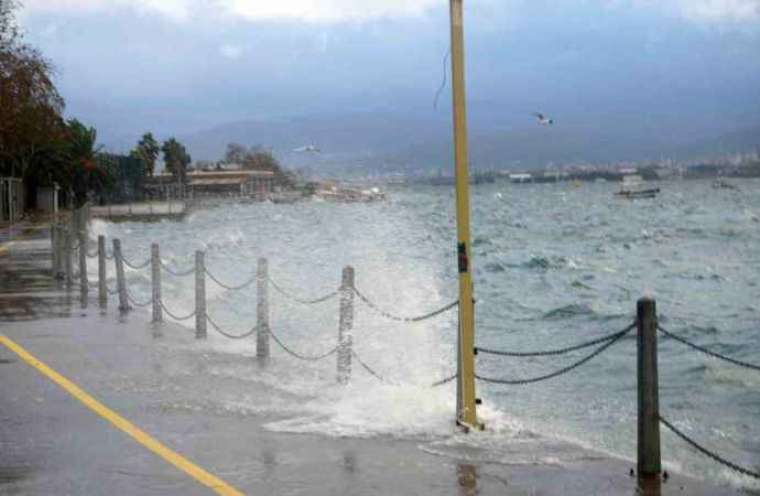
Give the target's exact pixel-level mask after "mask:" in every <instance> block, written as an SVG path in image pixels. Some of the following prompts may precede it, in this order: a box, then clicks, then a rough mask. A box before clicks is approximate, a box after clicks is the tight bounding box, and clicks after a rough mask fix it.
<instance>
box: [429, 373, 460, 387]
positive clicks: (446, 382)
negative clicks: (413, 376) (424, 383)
mask: <svg viewBox="0 0 760 496" xmlns="http://www.w3.org/2000/svg"><path fill="white" fill-rule="evenodd" d="M456 378H457V375H456V374H454V375H451V376H449V377H446V378H445V379H441V380H440V381H435V382H434V383H433V384H431V385H430V387H438V386H443V385H444V384H448V383H449V382H451V381H453V380H454V379H456Z"/></svg>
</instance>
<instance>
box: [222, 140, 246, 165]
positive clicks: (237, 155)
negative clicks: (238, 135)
mask: <svg viewBox="0 0 760 496" xmlns="http://www.w3.org/2000/svg"><path fill="white" fill-rule="evenodd" d="M247 154H248V148H246V147H245V146H243V145H241V144H240V143H229V144H228V145H227V151H225V152H224V161H225V162H226V163H228V164H242V163H243V161H244V160H245V156H246V155H247Z"/></svg>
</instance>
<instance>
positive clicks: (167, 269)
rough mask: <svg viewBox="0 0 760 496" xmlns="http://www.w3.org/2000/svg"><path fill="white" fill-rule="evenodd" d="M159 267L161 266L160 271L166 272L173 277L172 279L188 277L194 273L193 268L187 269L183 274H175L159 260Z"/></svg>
mask: <svg viewBox="0 0 760 496" xmlns="http://www.w3.org/2000/svg"><path fill="white" fill-rule="evenodd" d="M160 265H161V268H162V269H164V270H165V271H166V272H168V273H169V274H171V275H173V276H174V277H185V276H189V275H190V274H194V273H195V267H193V268H191V269H188V270H186V271H184V272H181V271H180V272H176V271H174V269H172V268H171V267H169V266H168V265H166V264H165V263H164V261H163V260H161V262H160Z"/></svg>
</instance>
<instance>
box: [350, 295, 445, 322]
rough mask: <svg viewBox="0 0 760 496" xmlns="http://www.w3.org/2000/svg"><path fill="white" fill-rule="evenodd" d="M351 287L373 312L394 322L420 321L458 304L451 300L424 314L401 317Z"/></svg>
mask: <svg viewBox="0 0 760 496" xmlns="http://www.w3.org/2000/svg"><path fill="white" fill-rule="evenodd" d="M352 289H353V291H354V293H355V294H356V296H358V297H359V299H360V300H361V301H363V302H364V304H365V305H367V306H368V307H369V308H371V309H372V310H374V311H375V312H377V313H379V314H380V315H382V316H383V317H385V318H386V319H389V320H394V321H396V322H421V321H423V320H428V319H431V318H433V317H435V316H437V315H440V314H442V313H444V312H447V311H449V310H451V309H452V308H454V307H457V306H459V301H458V300H457V301H453V302H451V303H449V304H448V305H446V306H444V307H441V308H439V309H438V310H433V311H432V312H430V313H426V314H424V315H419V316H417V317H403V316H399V315H394V314H392V313H390V312H386V311H385V310H383V309H382V308H380V307H378V306H377V305H375V304H374V303H373V302H372V301H371V300H370V299H369V298H367V297H366V296H364V294H362V293H361V292H360V291H359V290H358V289H356V288H355V287H354V288H352Z"/></svg>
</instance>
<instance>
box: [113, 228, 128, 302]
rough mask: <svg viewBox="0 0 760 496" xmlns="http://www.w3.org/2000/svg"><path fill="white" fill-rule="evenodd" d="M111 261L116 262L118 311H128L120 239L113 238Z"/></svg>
mask: <svg viewBox="0 0 760 496" xmlns="http://www.w3.org/2000/svg"><path fill="white" fill-rule="evenodd" d="M113 261H114V264H116V289H117V291H118V292H119V311H121V312H128V311H129V300H128V299H127V280H126V277H125V276H124V259H123V258H122V256H121V240H119V239H114V240H113Z"/></svg>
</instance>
